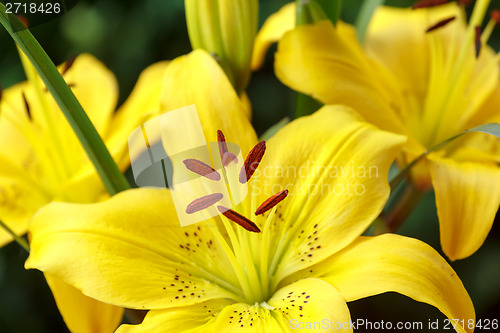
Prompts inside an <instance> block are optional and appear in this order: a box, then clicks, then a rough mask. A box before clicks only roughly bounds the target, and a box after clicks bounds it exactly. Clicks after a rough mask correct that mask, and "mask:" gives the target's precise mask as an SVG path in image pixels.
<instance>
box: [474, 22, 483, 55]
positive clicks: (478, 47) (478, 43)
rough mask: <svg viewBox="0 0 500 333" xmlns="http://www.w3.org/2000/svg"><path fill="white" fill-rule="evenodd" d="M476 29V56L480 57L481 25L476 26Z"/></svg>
mask: <svg viewBox="0 0 500 333" xmlns="http://www.w3.org/2000/svg"><path fill="white" fill-rule="evenodd" d="M474 29H475V36H474V45H475V47H476V58H478V57H479V53H480V52H481V27H480V26H476V27H475V28H474Z"/></svg>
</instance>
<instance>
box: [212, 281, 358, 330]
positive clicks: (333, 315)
mask: <svg viewBox="0 0 500 333" xmlns="http://www.w3.org/2000/svg"><path fill="white" fill-rule="evenodd" d="M350 321H351V316H350V314H349V309H348V308H347V305H346V303H345V300H344V298H343V297H342V295H341V294H340V293H339V292H338V291H337V290H336V289H335V288H334V287H332V286H331V285H330V284H328V283H326V282H325V281H322V280H319V279H304V280H300V281H297V282H295V283H293V284H291V285H288V286H286V287H284V288H282V289H280V290H278V291H277V292H276V293H275V294H274V295H273V297H272V298H271V299H270V300H269V301H267V302H264V303H261V304H255V305H248V304H242V303H237V304H233V305H231V306H227V307H226V308H224V310H222V311H221V313H220V314H219V316H218V317H217V320H216V322H215V330H214V332H234V331H236V330H238V331H242V332H289V331H290V330H295V329H307V331H308V332H323V331H325V330H335V328H337V327H335V325H336V324H337V325H339V324H340V326H339V327H340V329H338V331H341V332H352V329H351V328H350V326H349V323H350ZM318 322H319V323H321V324H320V325H316V326H312V325H311V326H310V327H308V326H306V325H308V324H307V323H309V324H311V323H318ZM342 324H344V327H342ZM313 325H314V324H313ZM343 328H344V329H343Z"/></svg>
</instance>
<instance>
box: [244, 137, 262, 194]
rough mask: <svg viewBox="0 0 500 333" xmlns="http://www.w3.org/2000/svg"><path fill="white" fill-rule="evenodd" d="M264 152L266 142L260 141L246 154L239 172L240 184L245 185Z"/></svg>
mask: <svg viewBox="0 0 500 333" xmlns="http://www.w3.org/2000/svg"><path fill="white" fill-rule="evenodd" d="M265 152H266V141H261V142H259V143H258V144H256V145H255V147H253V148H252V150H251V151H250V152H249V153H248V156H247V158H246V160H245V163H244V164H243V166H242V167H241V171H240V183H242V184H245V183H246V182H248V181H249V180H250V178H251V177H252V175H253V174H254V172H255V170H257V167H258V166H259V163H260V161H261V160H262V157H264V153H265Z"/></svg>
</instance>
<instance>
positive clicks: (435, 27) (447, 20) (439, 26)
mask: <svg viewBox="0 0 500 333" xmlns="http://www.w3.org/2000/svg"><path fill="white" fill-rule="evenodd" d="M455 18H456V17H455V16H452V17H448V18H446V19H444V20H441V21H439V22H438V23H436V24H434V25H432V26H430V27H429V28H427V30H425V32H426V33H429V32H431V31H434V30H436V29H439V28H441V27H444V26H445V25H447V24H448V23H450V22H451V21H453V20H454V19H455Z"/></svg>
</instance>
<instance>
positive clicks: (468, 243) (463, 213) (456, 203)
mask: <svg viewBox="0 0 500 333" xmlns="http://www.w3.org/2000/svg"><path fill="white" fill-rule="evenodd" d="M429 160H430V172H431V177H432V184H433V185H434V191H435V193H436V205H437V211H438V216H439V226H440V235H441V246H442V248H443V251H444V253H445V254H446V255H447V256H448V257H449V258H450V259H451V260H456V259H463V258H466V257H468V256H470V255H471V254H473V253H474V252H476V250H477V249H479V247H480V246H481V245H482V244H483V242H484V240H485V239H486V236H487V235H488V232H489V231H490V229H491V226H492V224H493V220H494V219H495V214H496V212H497V210H498V206H499V204H500V169H499V168H498V166H496V165H488V164H480V163H473V162H455V161H453V160H451V159H445V158H438V157H435V156H434V157H432V156H431V157H430V158H429Z"/></svg>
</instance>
